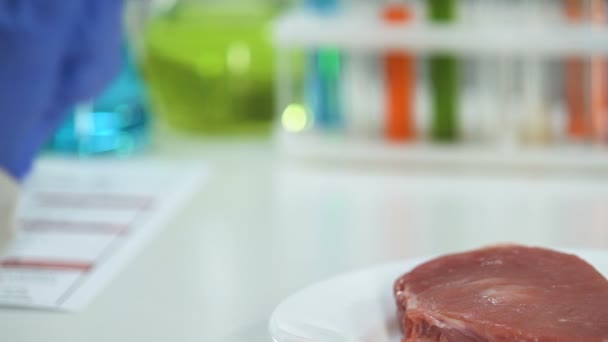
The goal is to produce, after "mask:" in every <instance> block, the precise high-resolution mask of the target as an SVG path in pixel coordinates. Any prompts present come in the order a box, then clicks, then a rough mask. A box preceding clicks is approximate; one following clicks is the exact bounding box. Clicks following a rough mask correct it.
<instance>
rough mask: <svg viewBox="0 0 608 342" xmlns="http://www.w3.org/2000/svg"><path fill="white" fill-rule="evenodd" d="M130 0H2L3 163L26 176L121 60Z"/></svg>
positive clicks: (0, 93) (0, 100)
mask: <svg viewBox="0 0 608 342" xmlns="http://www.w3.org/2000/svg"><path fill="white" fill-rule="evenodd" d="M121 9H122V0H0V168H2V169H4V170H5V171H6V172H7V173H8V174H10V175H12V176H13V177H14V178H15V179H17V180H21V179H23V177H24V176H25V175H26V174H27V172H28V171H29V169H30V168H31V165H32V161H33V159H34V158H35V156H36V154H37V152H38V151H39V150H40V149H41V148H42V146H43V145H44V144H45V143H46V141H47V139H48V138H49V137H50V135H52V134H53V132H54V131H55V129H56V128H57V127H58V126H59V124H60V123H61V121H62V120H63V116H64V113H66V112H67V109H68V107H69V106H71V105H73V104H74V103H75V102H77V101H83V100H89V99H91V98H92V97H93V96H94V95H95V94H97V93H98V92H100V91H101V90H102V89H103V87H104V86H105V85H106V84H107V83H108V82H109V81H110V80H111V79H112V77H113V76H114V75H115V73H116V72H117V71H118V68H119V65H120V45H121V40H122V36H121V34H122V14H121V13H122V11H121Z"/></svg>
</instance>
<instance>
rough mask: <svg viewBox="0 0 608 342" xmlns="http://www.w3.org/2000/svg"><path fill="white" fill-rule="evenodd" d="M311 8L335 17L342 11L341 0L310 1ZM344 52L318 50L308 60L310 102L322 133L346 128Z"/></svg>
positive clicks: (333, 49)
mask: <svg viewBox="0 0 608 342" xmlns="http://www.w3.org/2000/svg"><path fill="white" fill-rule="evenodd" d="M307 5H308V7H309V8H310V9H312V10H313V11H314V12H315V13H317V14H319V15H324V16H331V15H335V14H336V13H337V12H338V9H339V2H338V1H337V0H308V1H307ZM341 74H342V53H341V52H340V50H339V49H337V48H334V47H322V48H319V49H317V50H314V51H312V52H311V53H310V55H309V57H308V82H307V83H308V84H307V90H308V102H309V103H310V107H311V108H312V111H313V115H314V119H315V121H314V122H315V125H316V126H317V127H319V128H320V129H322V130H337V129H339V128H341V127H342V124H343V118H342V115H343V113H342V108H341V106H342V99H341V90H340V86H341Z"/></svg>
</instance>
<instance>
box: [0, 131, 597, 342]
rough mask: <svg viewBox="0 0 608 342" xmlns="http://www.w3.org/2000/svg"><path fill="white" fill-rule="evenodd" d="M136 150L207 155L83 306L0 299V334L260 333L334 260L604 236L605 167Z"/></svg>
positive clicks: (227, 336) (164, 155)
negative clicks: (497, 167)
mask: <svg viewBox="0 0 608 342" xmlns="http://www.w3.org/2000/svg"><path fill="white" fill-rule="evenodd" d="M147 158H158V159H164V160H166V161H167V162H170V161H171V160H177V159H197V160H202V161H207V162H208V164H209V166H210V168H211V177H210V180H209V183H208V184H207V186H205V187H204V188H202V189H201V191H200V193H199V194H198V195H197V196H196V197H195V198H194V199H193V200H192V202H191V203H190V204H189V205H188V206H187V207H185V208H183V210H182V211H181V212H180V213H178V214H176V216H175V217H174V219H173V220H172V222H171V223H170V224H168V225H167V227H165V229H164V230H163V231H162V233H161V234H159V235H158V236H157V237H156V238H155V239H154V240H153V241H152V242H151V243H150V244H148V245H147V246H146V247H145V248H144V249H143V251H142V252H141V253H140V254H139V255H138V256H137V257H135V258H134V260H133V262H132V263H130V264H129V265H128V266H127V268H126V269H125V270H124V271H123V272H122V273H121V274H120V275H119V276H118V277H116V279H115V280H114V281H113V282H112V283H111V284H110V285H109V286H108V287H107V288H106V289H105V290H104V291H103V292H102V293H101V295H100V296H99V297H97V298H96V299H95V300H94V301H93V303H92V304H91V305H90V306H89V307H88V308H86V309H85V310H83V311H81V312H79V313H74V314H70V313H68V314H66V313H54V312H40V311H28V310H17V309H2V310H0V340H2V341H10V342H22V341H23V342H30V341H31V342H33V341H37V342H38V341H44V342H46V341H49V342H65V341H87V342H98V341H99V342H101V341H104V342H105V341H146V342H156V341H158V342H160V341H163V342H165V341H180V342H186V341H222V342H237V341H238V342H241V341H249V342H262V341H264V342H266V341H269V340H270V337H269V335H268V333H267V320H268V317H269V315H270V313H271V312H272V310H273V308H274V307H275V306H276V305H277V304H278V303H279V302H280V301H281V299H283V298H284V297H286V296H288V295H289V294H291V293H293V292H294V291H297V290H298V289H300V288H302V287H304V286H307V285H309V284H311V283H313V282H315V281H318V280H321V279H323V278H326V277H329V276H332V275H334V274H337V273H340V272H345V271H350V270H354V269H357V268H361V267H368V266H371V265H374V264H377V263H383V262H388V261H393V260H398V259H402V258H408V257H413V256H419V255H433V254H437V253H445V252H450V251H456V250H461V249H466V248H473V247H477V246H480V245H485V244H493V243H498V242H519V243H525V244H535V245H543V246H547V247H576V248H605V249H606V248H608V229H607V228H606V227H608V174H607V175H606V177H605V178H606V179H603V178H602V177H599V176H595V177H594V178H582V179H577V178H576V176H573V175H570V176H557V175H552V176H542V175H523V174H519V175H504V174H503V175H483V174H481V173H475V172H466V173H465V172H462V171H459V172H458V173H455V172H451V171H449V170H443V171H442V172H433V173H430V172H425V171H421V170H418V171H416V172H413V171H411V172H408V171H406V170H386V169H384V170H379V169H372V168H370V169H365V170H362V169H355V168H353V167H351V168H347V167H339V166H331V167H330V166H327V165H325V166H323V165H321V166H319V165H316V166H315V165H302V164H298V163H292V162H286V161H282V160H280V159H278V158H276V157H275V155H274V153H273V149H272V147H271V145H270V143H266V142H259V141H258V142H255V141H254V142H239V143H228V142H209V141H206V142H201V141H199V142H196V141H195V142H184V143H180V144H171V145H168V146H160V147H158V148H157V150H156V152H155V153H154V154H152V155H150V156H148V157H147ZM390 290H391V289H387V291H390Z"/></svg>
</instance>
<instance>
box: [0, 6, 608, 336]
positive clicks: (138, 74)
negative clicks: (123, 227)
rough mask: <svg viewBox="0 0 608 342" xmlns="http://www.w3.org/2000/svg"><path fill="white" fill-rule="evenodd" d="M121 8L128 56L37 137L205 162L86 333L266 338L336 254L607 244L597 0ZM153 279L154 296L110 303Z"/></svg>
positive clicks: (605, 96)
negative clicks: (46, 134) (187, 194)
mask: <svg viewBox="0 0 608 342" xmlns="http://www.w3.org/2000/svg"><path fill="white" fill-rule="evenodd" d="M125 23H126V25H125V28H126V30H125V38H124V48H123V68H122V71H121V73H120V75H118V76H117V77H116V79H115V80H114V82H113V83H112V84H111V85H110V86H109V87H108V88H107V89H106V90H105V91H104V92H103V93H102V94H100V95H99V96H98V97H97V98H95V99H93V100H92V101H90V102H87V103H80V104H78V105H76V106H75V107H74V108H73V109H72V110H71V113H70V117H69V119H68V120H67V121H66V122H65V123H64V125H63V126H62V127H61V128H60V129H59V130H58V131H57V133H56V134H55V136H54V137H53V139H52V140H51V141H50V142H49V144H48V148H47V149H46V151H45V152H44V154H45V157H44V158H50V159H52V158H66V156H67V158H68V160H74V161H75V160H80V159H87V160H88V159H99V160H102V161H103V160H113V159H121V160H126V161H127V162H133V163H136V162H137V161H138V160H143V159H155V160H158V161H160V162H164V163H173V162H175V161H179V160H196V161H203V162H205V163H208V164H209V166H210V168H211V171H212V172H211V174H212V175H211V178H210V181H209V183H208V185H207V186H206V187H204V188H202V189H201V191H200V193H199V194H198V195H197V196H196V198H195V199H193V200H192V201H191V203H190V204H189V205H188V206H187V207H185V208H182V209H181V211H180V214H179V215H177V216H176V217H175V218H174V219H173V220H172V221H171V224H169V225H168V227H167V229H166V230H165V232H163V233H162V234H161V238H159V239H157V240H156V241H155V242H153V243H152V244H151V246H150V247H149V248H147V249H146V250H145V251H144V252H143V253H142V255H141V256H139V257H138V258H136V260H135V261H134V263H133V264H132V265H130V267H129V268H128V272H125V273H124V274H123V275H121V276H120V277H119V278H117V281H116V282H115V283H113V284H112V285H111V286H110V288H109V289H108V291H107V292H105V293H104V295H103V296H102V299H103V300H100V301H98V302H96V303H95V304H94V305H92V307H91V309H90V311H87V313H86V314H84V315H81V316H77V317H76V318H73V319H74V320H76V322H77V323H78V324H77V325H79V326H82V327H84V328H83V329H81V330H78V331H77V332H76V333H77V334H80V335H79V336H80V337H81V340H89V341H92V339H91V338H90V336H89V331H90V330H87V328H86V326H87V325H89V326H90V325H92V323H91V322H93V321H94V320H97V319H103V320H105V321H107V322H109V324H114V323H116V324H118V323H117V322H119V321H121V320H123V319H124V321H129V322H131V323H130V327H126V326H124V324H122V325H120V324H118V325H119V326H120V327H121V328H120V329H117V330H115V331H108V332H107V334H108V335H105V337H106V340H111V339H114V340H126V339H127V338H126V337H129V338H131V339H132V340H141V339H145V340H148V341H156V340H159V341H160V340H161V338H164V340H167V339H175V340H183V341H186V340H188V341H190V340H197V338H199V339H198V340H200V337H201V336H204V337H205V338H203V340H209V341H213V340H217V341H242V340H245V339H247V340H248V341H267V340H268V336H267V331H266V330H267V329H266V320H267V318H268V316H269V315H270V313H271V312H272V309H273V308H274V307H275V306H276V304H277V303H278V302H279V301H280V300H281V299H282V298H284V297H285V296H287V295H289V294H291V293H293V292H294V291H296V290H297V289H299V288H301V287H303V286H306V285H308V284H310V283H312V282H314V281H318V280H320V279H323V278H325V277H328V276H331V275H334V274H336V273H339V272H344V271H349V270H354V269H357V268H360V267H365V266H371V265H374V264H377V263H381V262H388V261H390V260H396V259H400V258H407V257H413V256H419V255H431V254H437V253H446V252H451V251H456V250H462V249H465V248H474V247H478V246H481V245H486V244H494V243H499V242H518V243H525V244H533V245H543V246H547V247H576V248H602V249H606V248H608V228H607V227H608V182H607V180H608V151H607V150H606V146H607V144H608V83H607V82H608V69H607V64H606V63H607V59H606V53H608V44H606V42H607V41H608V30H607V28H608V8H607V2H606V1H603V0H564V1H558V0H458V1H457V0H418V1H416V0H412V1H372V0H368V1H365V0H340V1H338V0H299V1H297V0H293V1H279V0H274V1H273V0H249V1H247V0H221V1H220V0H215V1H214V0H148V1H145V0H130V1H127V8H126V10H125ZM185 260H188V263H189V265H190V266H189V267H188V268H187V267H186V266H185V264H186V262H185ZM158 265H164V266H165V267H164V268H162V270H160V271H159V269H158ZM192 265H194V266H192ZM243 283H246V284H247V285H248V288H247V291H244V290H243V288H242V284H243ZM148 284H154V286H148ZM144 285H146V286H144ZM142 288H146V290H144V291H147V292H146V293H147V294H148V296H149V297H153V298H159V299H158V301H157V302H156V303H148V302H147V301H145V300H134V302H133V303H135V304H136V305H131V306H128V307H127V308H124V310H122V311H124V312H121V313H116V310H115V308H116V307H121V308H122V307H123V303H125V302H126V301H130V300H133V298H135V297H137V296H138V295H139V293H140V291H142ZM167 289H171V292H172V293H173V296H172V297H166V296H165V295H164V294H165V292H166V291H167ZM252 293H255V294H256V295H254V296H252V295H251V294H252ZM211 294H213V295H211ZM159 307H160V308H161V309H162V310H158V308H159ZM163 312H164V313H165V314H166V313H167V312H169V313H171V315H170V317H172V318H171V319H172V320H171V321H170V323H169V324H167V323H166V321H165V318H166V315H163ZM131 317H140V318H139V319H137V320H131ZM141 317H143V318H141ZM193 317H196V319H194V318H193ZM2 318H3V320H4V321H5V322H8V323H7V324H8V325H11V324H17V325H16V326H19V324H28V323H27V322H26V323H17V321H19V320H18V319H14V318H12V316H10V315H5V316H2ZM201 321H202V322H205V324H203V325H204V326H205V328H203V327H202V326H201ZM11 322H12V323H11ZM29 322H30V323H31V322H32V321H29ZM33 322H40V321H39V320H38V318H35V319H34V320H33ZM121 322H122V321H121ZM71 323H72V321H67V320H66V321H65V322H64V321H59V320H58V321H55V322H54V324H60V327H61V324H65V327H64V328H65V329H64V330H65V331H70V332H71V333H73V331H72V330H71ZM89 323H90V324H89ZM150 326H153V327H154V329H150ZM8 328H9V327H8V326H7V329H8ZM3 329H4V328H3ZM12 329H14V328H12ZM24 329H25V328H24ZM64 330H62V329H61V328H59V329H56V326H54V325H49V327H48V329H46V330H45V329H40V330H39V331H41V333H44V332H45V331H46V332H50V331H59V332H57V333H55V335H53V336H56V337H57V340H59V338H60V337H62V336H63V335H62V333H61V331H64Z"/></svg>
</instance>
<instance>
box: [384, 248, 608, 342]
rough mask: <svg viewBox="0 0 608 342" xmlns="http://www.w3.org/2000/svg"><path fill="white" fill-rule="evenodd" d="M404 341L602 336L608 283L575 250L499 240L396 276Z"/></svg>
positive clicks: (604, 340) (606, 327)
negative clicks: (506, 243)
mask: <svg viewBox="0 0 608 342" xmlns="http://www.w3.org/2000/svg"><path fill="white" fill-rule="evenodd" d="M394 291H395V298H396V301H397V306H398V310H399V320H400V325H401V328H402V330H403V334H404V336H405V337H404V339H403V341H407V342H415V341H420V342H432V341H441V342H448V341H449V342H464V341H467V342H468V341H489V342H494V341H514V342H515V341H517V342H575V341H576V342H578V341H580V342H583V341H584V342H608V281H607V280H606V279H605V278H604V277H603V276H602V275H601V274H600V273H599V272H598V271H596V270H595V269H594V268H593V267H592V266H591V265H589V264H588V263H586V262H585V261H583V260H581V259H580V258H578V257H577V256H574V255H569V254H564V253H559V252H554V251H551V250H547V249H542V248H530V247H522V246H512V245H510V246H497V247H490V248H485V249H480V250H476V251H472V252H468V253H461V254H454V255H448V256H444V257H440V258H438V259H434V260H432V261H429V262H427V263H425V264H423V265H420V266H418V267H417V268H415V269H414V270H412V271H411V272H409V273H407V274H405V275H404V276H402V277H401V278H399V279H397V281H396V282H395V288H394Z"/></svg>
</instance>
